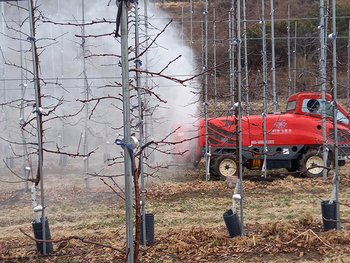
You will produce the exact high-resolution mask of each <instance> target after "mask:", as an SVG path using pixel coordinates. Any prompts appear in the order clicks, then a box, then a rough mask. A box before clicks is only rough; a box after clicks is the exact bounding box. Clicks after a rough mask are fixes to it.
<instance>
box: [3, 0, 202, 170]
mask: <svg viewBox="0 0 350 263" xmlns="http://www.w3.org/2000/svg"><path fill="white" fill-rule="evenodd" d="M53 2H54V3H53ZM108 2H109V1H108V0H104V1H102V0H99V1H93V0H89V1H85V12H84V14H85V22H86V23H89V22H91V21H101V20H102V19H103V18H105V19H107V20H110V21H113V23H110V24H108V23H96V24H94V25H91V26H90V25H89V26H86V27H85V35H87V36H89V35H103V34H108V33H111V32H113V31H114V30H115V23H114V21H115V16H116V11H117V7H116V6H115V4H114V2H113V3H111V4H110V6H107V3H108ZM19 3H20V4H21V5H24V4H26V3H27V2H23V3H22V2H19ZM37 3H38V4H39V5H40V7H39V8H40V10H41V11H42V12H43V14H44V16H46V17H48V19H49V20H51V21H53V22H55V23H43V24H40V25H39V26H38V27H37V28H36V32H37V37H36V38H37V40H38V41H37V44H38V46H39V47H43V48H42V49H40V52H41V54H40V77H41V78H42V79H44V80H45V81H46V82H47V85H46V86H43V94H45V95H51V96H53V97H56V98H58V97H63V98H64V100H65V103H64V105H63V106H61V107H59V108H58V109H57V110H56V113H57V114H58V115H69V114H73V113H75V112H77V111H78V110H79V109H80V108H81V107H82V103H81V102H78V101H77V99H84V79H83V59H82V58H83V56H82V49H81V43H82V38H80V37H77V36H76V35H81V34H82V30H81V27H78V26H72V25H70V26H68V25H59V23H65V24H66V23H68V22H69V23H71V24H72V23H81V21H82V8H81V2H80V1H79V4H78V3H75V5H73V4H72V1H68V0H57V1H37ZM1 12H2V17H4V18H5V21H6V23H7V25H9V26H10V27H13V28H17V29H18V20H24V19H25V18H26V17H27V16H28V14H27V13H26V12H25V11H23V10H18V9H17V8H15V7H11V8H9V6H8V5H7V4H6V3H3V2H2V3H1ZM139 14H140V15H142V16H143V14H144V9H143V6H140V9H139ZM148 16H149V17H148V21H149V23H150V25H151V26H152V27H150V28H149V32H148V33H149V35H150V36H151V37H152V38H153V37H155V36H156V35H157V34H158V33H159V30H162V29H163V28H164V26H165V24H167V23H168V21H169V20H170V19H169V17H168V16H167V14H165V13H163V12H160V11H159V10H157V9H155V8H153V7H152V6H150V7H149V10H148ZM2 19H3V18H2ZM2 19H1V25H0V28H1V31H2V32H4V34H5V35H6V36H11V37H12V39H11V38H8V37H6V36H5V35H0V40H1V49H2V51H3V54H4V56H5V59H6V61H9V62H11V63H13V64H15V65H20V64H21V61H20V52H18V51H19V50H20V49H21V47H20V44H21V45H22V50H24V51H26V52H24V53H23V59H22V63H23V66H24V67H25V68H27V69H28V70H29V71H32V64H31V63H32V62H31V53H30V52H29V50H30V43H29V42H28V41H26V38H27V36H26V35H20V34H19V33H18V32H15V31H13V30H9V29H8V28H6V26H5V23H4V21H3V20H2ZM131 20H133V18H131ZM27 21H28V20H26V22H25V23H24V24H23V26H22V31H23V32H24V33H25V34H28V32H29V24H28V22H27ZM143 25H144V23H143V21H141V22H140V26H142V27H143ZM153 28H157V29H158V30H157V29H153ZM140 35H141V37H144V36H143V35H144V29H142V30H140ZM16 38H21V39H22V40H23V41H19V40H18V39H16ZM51 39H55V40H54V41H52V40H51ZM143 40H144V38H143V39H140V41H143ZM156 43H157V45H155V46H153V47H152V48H150V49H149V52H148V53H147V56H148V62H149V63H148V67H147V70H149V71H151V72H159V71H160V70H162V69H163V68H164V67H166V66H167V64H168V63H169V62H170V61H172V60H174V59H175V58H176V57H178V56H179V55H181V58H179V59H178V60H177V61H175V62H174V63H173V64H171V65H170V66H169V68H168V69H166V70H165V71H164V72H163V74H165V75H168V76H172V77H175V78H179V79H187V78H189V77H190V76H192V75H195V74H196V72H194V70H193V68H194V67H192V66H191V50H190V48H189V47H188V46H186V44H184V43H181V38H180V34H179V32H177V31H176V30H175V28H174V26H170V27H169V28H168V29H167V30H166V31H165V32H164V33H163V34H162V35H161V36H160V37H159V38H158V40H157V42H156ZM133 45H134V35H133V28H132V27H131V31H130V39H129V46H133ZM86 54H87V55H88V54H100V55H102V54H120V39H118V40H116V39H115V38H114V37H113V36H112V35H110V36H103V37H99V38H94V37H89V38H86ZM130 56H134V55H133V54H131V55H130ZM141 60H142V63H143V64H142V68H141V69H143V70H145V69H146V56H145V55H144V56H142V57H141ZM85 61H86V72H87V76H88V82H89V87H90V92H89V97H90V98H97V97H101V96H107V95H112V96H118V94H121V93H122V89H121V88H120V87H105V86H106V85H114V82H115V81H117V82H121V68H120V67H119V66H118V62H119V58H116V57H114V56H96V57H90V58H88V59H86V60H85ZM0 65H1V70H2V72H1V83H0V85H1V89H2V92H3V96H2V97H3V101H2V102H6V101H11V100H16V99H20V98H21V78H23V79H24V83H27V84H28V87H27V89H26V93H25V95H24V98H25V99H28V100H33V99H34V88H33V85H32V83H31V80H32V76H31V75H30V74H29V73H26V72H25V71H23V72H22V73H21V70H20V68H19V67H11V66H9V65H4V63H3V60H1V64H0ZM130 67H134V63H133V62H130ZM21 74H22V75H21ZM26 78H27V79H28V80H26ZM130 78H131V79H134V74H133V73H131V74H130ZM55 82H58V83H59V84H60V85H61V86H58V85H56V84H54V83H55ZM141 82H142V86H144V85H145V83H146V78H145V74H142V79H141ZM50 83H52V84H50ZM148 84H149V86H152V87H153V91H154V92H155V93H156V94H159V95H160V97H161V98H162V99H163V100H165V101H167V103H166V104H164V103H162V102H159V101H157V100H156V99H155V97H154V96H152V100H151V102H150V104H151V105H159V107H158V108H157V110H156V112H154V115H153V117H154V118H153V120H152V121H151V122H152V125H153V126H152V128H153V130H152V131H153V134H150V136H152V137H153V138H154V140H156V141H158V140H161V139H163V137H164V136H165V135H166V134H168V133H170V132H171V131H172V124H173V123H174V122H188V121H190V120H191V119H192V116H193V115H194V114H195V113H196V109H197V105H196V103H195V102H196V100H197V98H196V97H195V95H193V92H192V91H193V90H194V88H195V85H196V83H195V82H192V84H191V85H190V83H186V85H187V87H184V86H182V85H180V84H177V83H174V82H172V81H169V80H165V79H164V78H161V77H157V76H154V77H153V78H151V79H150V80H148ZM132 95H135V92H132ZM55 103H56V101H55V100H54V99H44V101H43V104H44V105H43V106H44V108H45V107H47V109H48V107H50V106H52V105H54V104H55ZM18 104H19V103H17V105H18ZM131 104H132V105H133V106H135V105H137V104H138V101H137V99H136V98H133V99H132V101H131ZM94 106H95V103H94V102H92V103H90V104H89V109H90V110H91V109H92V108H93V107H94ZM116 107H118V108H119V109H121V108H122V103H121V102H120V101H117V100H113V101H112V100H106V101H103V102H101V103H100V104H99V105H98V107H97V108H96V109H95V111H94V114H93V115H92V116H91V120H89V122H88V126H89V131H90V132H91V134H89V150H93V149H97V150H96V153H95V154H93V155H92V156H91V158H90V164H91V165H90V168H91V170H90V172H97V171H99V170H100V169H101V168H106V169H107V167H106V165H105V164H103V154H104V153H110V154H111V157H115V156H116V155H118V154H119V153H120V152H121V149H120V147H119V146H116V145H115V144H113V142H114V140H115V139H116V138H122V137H123V134H122V133H123V130H122V129H120V127H122V125H123V118H122V112H121V111H120V110H118V109H117V108H116ZM6 112H7V113H8V112H10V114H9V117H8V119H6V114H5V113H6ZM31 112H32V108H31V107H27V109H26V112H25V114H24V117H25V119H29V118H31V117H33V116H34V115H33V114H32V113H31ZM134 114H136V115H137V111H134ZM19 117H20V113H19V109H17V110H14V109H12V108H11V109H10V108H9V107H5V108H4V107H3V119H2V123H1V131H2V134H3V135H2V137H5V138H8V139H9V140H15V141H21V134H20V129H19V125H18V124H19V122H18V118H19ZM84 121H85V113H84V111H82V112H81V113H79V115H78V116H75V117H72V118H66V119H65V120H64V121H63V122H62V121H59V120H54V121H50V122H47V123H45V124H44V129H45V134H46V135H45V147H48V148H50V149H52V150H54V149H55V148H56V144H58V145H59V146H61V147H64V148H63V149H64V151H67V152H72V153H74V152H76V151H77V149H78V148H79V145H80V153H82V152H83V149H82V147H81V144H79V141H80V139H81V134H82V133H83V130H84ZM136 123H138V120H137V119H135V120H134V121H133V125H135V124H136ZM116 128H119V129H116ZM132 132H135V133H137V132H138V130H137V129H135V128H134V129H133V130H132ZM62 134H63V136H62ZM26 140H27V141H32V142H36V138H35V137H34V136H31V135H27V138H26ZM2 144H3V145H5V142H2ZM7 147H8V146H7V145H5V146H3V150H2V155H1V157H2V158H6V154H7V153H6V151H5V150H4V149H5V148H7ZM13 147H14V148H15V150H16V151H21V147H19V146H13ZM50 158H52V160H53V162H57V163H58V157H57V156H50ZM156 158H159V159H162V160H163V159H168V160H169V158H168V157H166V156H160V155H157V156H156ZM157 161H158V160H157ZM72 162H74V163H77V165H78V166H80V165H81V167H83V161H82V160H80V159H79V160H77V159H71V158H69V159H68V164H70V163H72ZM15 164H16V165H17V166H20V165H23V164H22V161H21V160H18V161H16V160H15ZM110 170H111V171H110V172H111V173H113V169H110ZM106 171H108V169H107V170H106ZM114 172H115V171H114Z"/></svg>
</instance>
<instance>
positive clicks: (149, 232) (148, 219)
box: [141, 213, 154, 246]
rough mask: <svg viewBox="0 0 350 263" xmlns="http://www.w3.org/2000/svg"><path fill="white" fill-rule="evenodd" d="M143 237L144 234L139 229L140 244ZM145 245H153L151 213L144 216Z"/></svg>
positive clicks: (152, 218) (152, 219) (152, 215)
mask: <svg viewBox="0 0 350 263" xmlns="http://www.w3.org/2000/svg"><path fill="white" fill-rule="evenodd" d="M142 219H143V218H142V217H141V221H142ZM141 224H142V223H141ZM143 235H144V233H143V229H142V227H141V243H142V240H143ZM146 243H148V244H149V245H150V246H153V245H154V214H151V213H149V214H146ZM144 245H145V244H144Z"/></svg>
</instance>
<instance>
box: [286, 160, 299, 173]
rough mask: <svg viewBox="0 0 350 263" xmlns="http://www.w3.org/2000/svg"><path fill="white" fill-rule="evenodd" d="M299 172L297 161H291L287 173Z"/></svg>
mask: <svg viewBox="0 0 350 263" xmlns="http://www.w3.org/2000/svg"><path fill="white" fill-rule="evenodd" d="M297 170H299V163H298V160H295V159H293V160H291V167H290V168H288V169H287V171H288V172H296V171H297Z"/></svg>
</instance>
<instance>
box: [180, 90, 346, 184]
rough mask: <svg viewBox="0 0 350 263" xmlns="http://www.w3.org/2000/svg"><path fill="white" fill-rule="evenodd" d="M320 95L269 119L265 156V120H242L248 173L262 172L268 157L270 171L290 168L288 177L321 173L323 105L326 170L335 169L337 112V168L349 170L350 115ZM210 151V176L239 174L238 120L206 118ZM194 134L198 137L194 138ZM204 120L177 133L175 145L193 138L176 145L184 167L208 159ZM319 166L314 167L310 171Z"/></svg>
mask: <svg viewBox="0 0 350 263" xmlns="http://www.w3.org/2000/svg"><path fill="white" fill-rule="evenodd" d="M325 98H326V100H325V103H324V104H323V103H322V93H320V92H300V93H296V94H293V95H291V96H290V97H289V99H288V101H287V107H286V111H285V112H275V113H271V114H266V116H265V127H266V129H265V132H266V151H264V136H263V134H264V132H263V131H264V129H263V127H264V125H263V115H250V116H243V117H242V121H241V123H242V129H241V130H242V160H243V166H244V167H246V168H247V169H260V170H261V169H262V167H263V164H264V154H266V164H265V165H264V167H265V168H266V169H274V168H286V169H287V170H288V171H289V172H295V171H303V174H304V175H306V176H308V177H317V176H321V175H322V174H323V169H325V168H323V135H322V107H323V105H325V116H326V120H325V124H326V125H325V128H326V147H327V149H328V150H327V153H328V154H327V156H328V157H327V158H328V160H327V166H329V165H331V164H332V163H333V164H334V159H335V158H334V154H333V152H334V143H333V142H334V127H333V112H334V108H337V131H338V146H339V154H338V164H339V166H342V165H345V160H346V159H347V155H348V154H349V155H350V124H349V120H350V115H349V113H348V112H347V111H346V110H345V109H344V108H343V107H342V106H341V105H339V104H337V105H336V107H334V104H335V102H332V97H331V95H329V94H326V96H325ZM207 123H208V125H207V129H208V148H209V149H210V156H211V157H210V168H209V171H210V174H211V177H212V178H214V179H220V177H226V176H231V175H235V174H236V173H237V161H236V151H237V144H236V142H237V136H236V135H237V131H236V124H237V122H236V118H235V116H224V117H218V118H208V120H207ZM193 131H195V132H196V134H197V135H195V136H194V135H193V133H192V135H191V132H193ZM205 132H206V130H205V119H200V120H199V121H198V123H197V124H196V125H194V127H191V129H190V128H188V126H186V125H183V126H181V128H180V129H179V130H178V131H177V133H176V134H177V135H179V134H181V136H177V140H181V139H184V138H185V137H186V138H189V137H190V136H192V138H195V139H193V140H191V141H185V143H182V144H179V145H177V146H176V147H177V149H176V151H177V152H181V151H187V152H186V155H185V156H184V157H182V159H181V158H179V157H178V159H179V160H181V161H182V162H186V161H187V162H190V161H191V162H194V163H197V162H198V161H200V159H201V158H202V157H204V156H205V139H206V136H205ZM313 166H315V168H312V169H309V168H310V167H313Z"/></svg>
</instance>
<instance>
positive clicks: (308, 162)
mask: <svg viewBox="0 0 350 263" xmlns="http://www.w3.org/2000/svg"><path fill="white" fill-rule="evenodd" d="M299 165H300V170H306V169H308V168H310V167H312V166H323V158H322V152H319V151H317V150H309V151H307V152H306V153H304V154H303V156H302V157H301V159H300V161H299ZM323 169H324V168H323V167H315V168H312V169H309V170H307V171H305V172H304V175H306V176H307V177H319V176H322V174H323Z"/></svg>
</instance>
